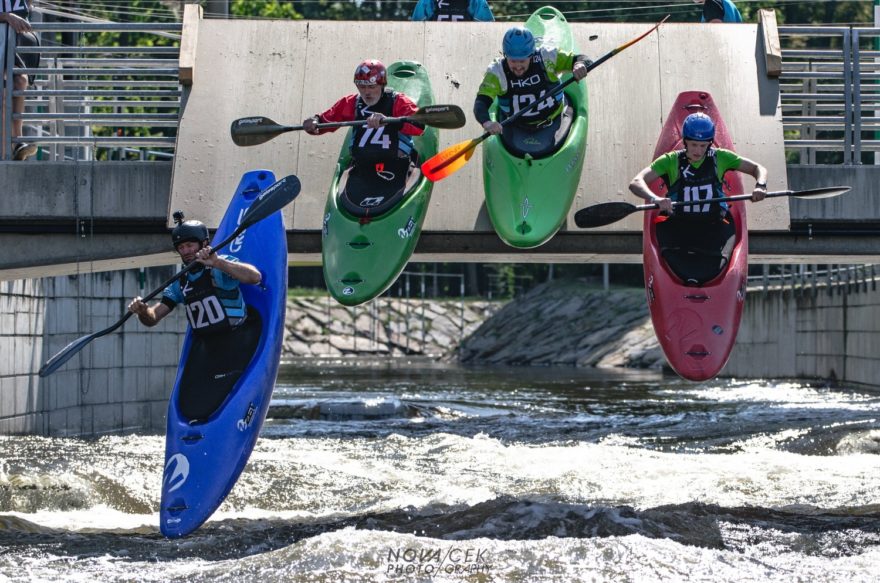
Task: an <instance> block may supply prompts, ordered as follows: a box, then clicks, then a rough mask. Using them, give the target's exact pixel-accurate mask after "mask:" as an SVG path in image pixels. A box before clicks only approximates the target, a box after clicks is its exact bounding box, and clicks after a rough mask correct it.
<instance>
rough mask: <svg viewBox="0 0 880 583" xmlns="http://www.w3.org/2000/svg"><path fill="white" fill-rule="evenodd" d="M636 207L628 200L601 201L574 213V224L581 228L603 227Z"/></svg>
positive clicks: (631, 211) (635, 209) (626, 214)
mask: <svg viewBox="0 0 880 583" xmlns="http://www.w3.org/2000/svg"><path fill="white" fill-rule="evenodd" d="M637 210H638V208H637V207H636V206H635V205H632V204H629V203H628V202H603V203H601V204H594V205H593V206H588V207H587V208H584V209H581V210H579V211H578V212H576V213H574V224H576V225H577V226H578V227H580V228H582V229H591V228H593V227H604V226H605V225H610V224H611V223H614V222H617V221H619V220H620V219H622V218H624V217H627V216H629V215H631V214H633V213H634V212H636V211H637Z"/></svg>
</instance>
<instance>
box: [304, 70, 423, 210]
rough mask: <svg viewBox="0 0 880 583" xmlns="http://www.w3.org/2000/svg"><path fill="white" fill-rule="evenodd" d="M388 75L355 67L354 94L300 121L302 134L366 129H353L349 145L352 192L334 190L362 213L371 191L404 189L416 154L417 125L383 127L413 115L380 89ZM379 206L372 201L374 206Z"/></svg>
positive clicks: (408, 104) (402, 99) (406, 101)
mask: <svg viewBox="0 0 880 583" xmlns="http://www.w3.org/2000/svg"><path fill="white" fill-rule="evenodd" d="M387 83H388V73H387V71H386V69H385V65H383V64H382V62H381V61H378V60H376V59H368V60H366V61H363V62H361V63H360V64H359V65H358V66H357V68H356V69H355V71H354V84H355V86H356V87H357V90H358V92H357V93H354V94H351V95H346V96H345V97H343V98H342V99H340V100H339V101H337V102H336V103H334V104H333V105H332V106H331V107H330V108H329V109H328V110H326V111H325V112H323V113H320V114H316V115H314V116H312V117H310V118H307V119H305V120H303V124H302V125H303V129H304V130H305V131H306V132H307V133H309V134H312V135H319V134H323V133H325V132H333V131H336V129H337V128H317V127H316V126H317V124H319V123H328V122H341V121H355V120H366V121H367V123H366V125H363V126H358V127H355V128H354V131H353V132H352V134H351V141H350V142H349V150H350V152H351V159H352V166H351V168H350V172H349V173H348V176H347V180H351V179H352V178H355V179H356V181H357V182H358V183H359V187H358V188H357V192H356V193H355V192H353V189H346V190H345V191H343V190H342V188H340V192H343V195H344V196H347V197H348V198H349V199H352V200H351V202H352V203H353V204H354V206H356V207H357V206H359V207H368V206H371V204H372V201H370V200H368V198H369V196H370V193H371V189H370V188H369V186H368V185H369V184H371V183H377V184H381V185H383V189H387V185H388V183H389V182H390V183H392V184H394V185H395V186H398V189H402V188H404V186H405V184H406V179H407V177H408V176H409V175H410V174H411V172H412V171H413V170H414V169H415V168H416V167H417V162H418V160H417V158H418V152H416V150H415V148H414V147H413V141H412V138H411V137H410V136H420V135H422V133H424V131H425V126H424V125H422V124H419V123H410V122H404V123H399V122H398V123H391V124H385V123H384V120H385V118H386V117H405V116H409V115H412V114H414V113H415V112H416V111H417V110H418V105H416V103H415V102H413V100H412V99H410V98H409V97H407V96H406V95H404V94H403V93H398V92H396V91H392V90H390V89H386V87H385V85H387ZM381 202H382V201H376V204H375V206H377V207H378V206H380V204H381Z"/></svg>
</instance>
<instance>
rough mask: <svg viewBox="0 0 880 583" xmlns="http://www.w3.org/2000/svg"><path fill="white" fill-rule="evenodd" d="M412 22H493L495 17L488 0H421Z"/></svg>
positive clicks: (413, 14)
mask: <svg viewBox="0 0 880 583" xmlns="http://www.w3.org/2000/svg"><path fill="white" fill-rule="evenodd" d="M412 20H434V21H439V22H462V21H464V22H467V21H479V22H492V21H494V20H495V16H493V15H492V9H491V8H489V3H488V2H486V0H419V1H418V3H417V4H416V8H415V10H413V13H412Z"/></svg>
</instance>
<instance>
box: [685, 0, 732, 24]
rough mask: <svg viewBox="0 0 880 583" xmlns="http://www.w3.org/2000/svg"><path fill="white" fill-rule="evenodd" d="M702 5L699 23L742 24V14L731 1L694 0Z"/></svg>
mask: <svg viewBox="0 0 880 583" xmlns="http://www.w3.org/2000/svg"><path fill="white" fill-rule="evenodd" d="M694 4H702V5H703V16H702V18H701V19H700V21H701V22H742V21H743V18H742V14H740V13H739V9H738V8H737V7H736V4H734V3H733V0H694Z"/></svg>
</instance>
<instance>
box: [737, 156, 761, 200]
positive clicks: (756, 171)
mask: <svg viewBox="0 0 880 583" xmlns="http://www.w3.org/2000/svg"><path fill="white" fill-rule="evenodd" d="M737 170H739V171H740V172H743V173H745V174H749V175H751V176H752V177H753V178H754V179H755V188H754V190H752V200H753V201H754V202H758V201H760V200H764V197H765V196H767V169H766V168H764V167H763V166H761V165H760V164H758V163H757V162H755V161H754V160H749V159H748V158H740V163H739V168H737Z"/></svg>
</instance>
